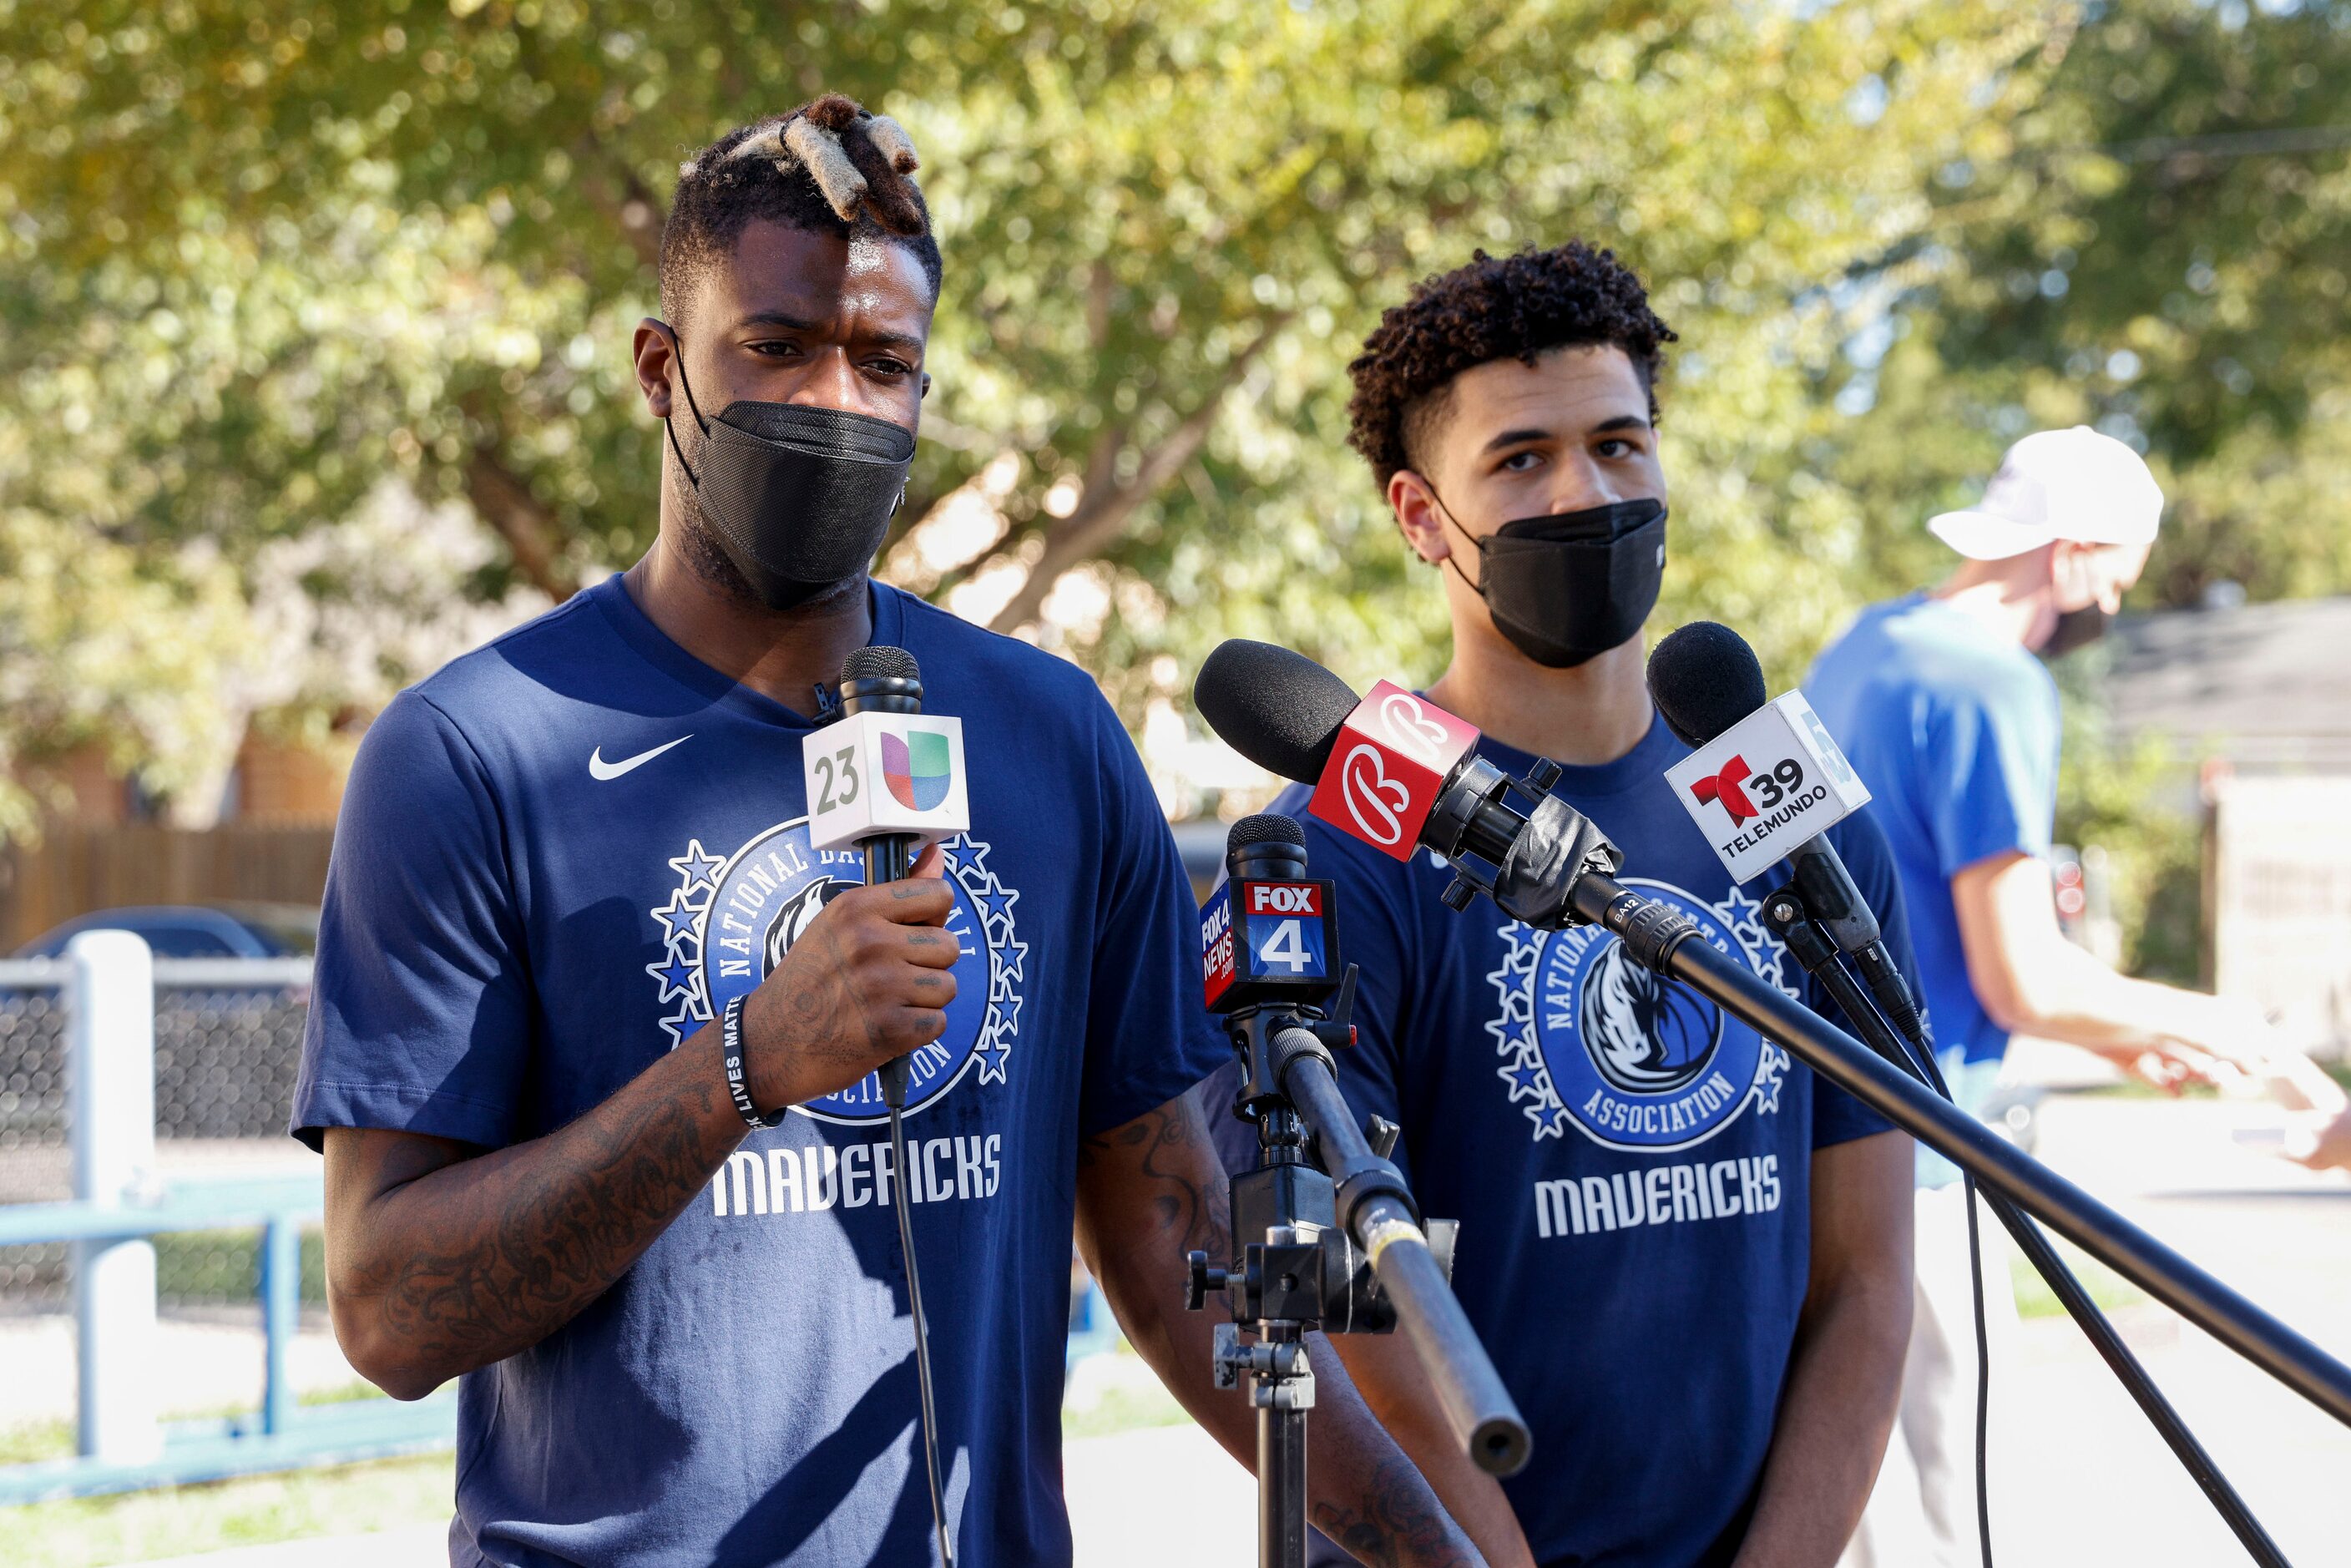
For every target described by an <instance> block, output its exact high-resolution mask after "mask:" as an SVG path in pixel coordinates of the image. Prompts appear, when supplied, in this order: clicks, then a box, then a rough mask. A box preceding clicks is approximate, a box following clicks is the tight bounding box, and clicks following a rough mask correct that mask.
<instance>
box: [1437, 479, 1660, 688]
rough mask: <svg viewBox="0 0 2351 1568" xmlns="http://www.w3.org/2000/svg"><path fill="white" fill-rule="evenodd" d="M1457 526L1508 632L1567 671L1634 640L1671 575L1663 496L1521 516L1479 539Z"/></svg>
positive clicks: (1526, 649) (1541, 659)
mask: <svg viewBox="0 0 2351 1568" xmlns="http://www.w3.org/2000/svg"><path fill="white" fill-rule="evenodd" d="M1432 493H1433V492H1432ZM1438 504H1439V505H1440V506H1442V505H1443V499H1442V497H1440V498H1439V501H1438ZM1451 512H1452V508H1450V507H1447V508H1446V513H1447V520H1448V521H1450V520H1451ZM1453 526H1454V528H1457V529H1459V530H1460V533H1461V537H1462V538H1466V539H1468V540H1469V542H1470V543H1471V544H1473V545H1475V546H1477V547H1478V559H1479V569H1478V580H1477V581H1476V582H1473V583H1470V584H1469V586H1470V587H1471V588H1472V589H1474V590H1476V591H1477V592H1478V594H1479V597H1481V598H1483V599H1484V600H1485V601H1486V609H1487V612H1489V614H1491V615H1492V616H1493V618H1494V624H1495V626H1496V627H1497V628H1499V630H1500V632H1501V633H1502V635H1503V636H1505V637H1508V638H1509V639H1510V642H1511V643H1513V644H1514V645H1515V646H1516V647H1517V648H1518V650H1519V652H1520V653H1524V654H1525V655H1526V656H1527V657H1528V658H1530V659H1532V660H1533V661H1534V662H1535V663H1536V664H1543V665H1547V666H1549V667H1550V668H1552V669H1554V670H1564V669H1567V668H1570V667H1571V666H1573V665H1576V664H1583V662H1584V661H1585V660H1586V659H1589V658H1592V657H1593V656H1594V655H1596V654H1600V653H1606V652H1607V651H1608V650H1609V649H1611V648H1614V647H1616V646H1618V645H1619V644H1621V643H1625V642H1628V641H1630V640H1631V639H1632V637H1633V636H1634V634H1635V633H1636V632H1639V631H1640V630H1641V623H1642V622H1645V621H1646V620H1647V619H1648V618H1649V612H1650V611H1652V610H1654V609H1656V604H1657V589H1658V586H1659V585H1660V584H1661V583H1662V582H1663V581H1664V580H1665V575H1666V504H1665V503H1664V502H1663V501H1659V500H1654V499H1650V498H1646V497H1644V498H1643V499H1640V500H1637V501H1616V502H1612V503H1611V504H1609V505H1608V506H1605V507H1588V508H1586V509H1585V510H1583V511H1581V512H1553V513H1551V514H1549V515H1547V516H1544V517H1521V518H1520V519H1519V520H1518V521H1516V522H1510V523H1504V524H1503V525H1502V526H1501V527H1500V528H1497V529H1496V530H1495V531H1494V532H1493V534H1492V535H1491V536H1490V537H1489V538H1482V539H1481V538H1472V537H1471V536H1470V534H1469V531H1468V529H1466V528H1461V525H1460V524H1459V523H1455V524H1454V525H1453ZM1453 570H1455V571H1457V572H1459V571H1460V570H1461V567H1460V563H1459V562H1458V561H1457V562H1455V563H1454V567H1453ZM1461 580H1462V581H1464V582H1468V581H1469V579H1468V574H1466V573H1464V574H1463V575H1462V578H1461Z"/></svg>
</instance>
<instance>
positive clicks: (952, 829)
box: [800, 713, 971, 850]
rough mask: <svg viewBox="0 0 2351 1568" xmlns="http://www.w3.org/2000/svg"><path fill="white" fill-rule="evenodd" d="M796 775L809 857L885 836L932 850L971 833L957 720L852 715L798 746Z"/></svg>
mask: <svg viewBox="0 0 2351 1568" xmlns="http://www.w3.org/2000/svg"><path fill="white" fill-rule="evenodd" d="M800 770H801V776H802V779H803V780H804V782H805V783H806V785H807V787H808V813H809V844H810V847H811V848H813V849H818V850H837V849H845V848H847V847H849V846H850V845H852V844H854V843H856V842H858V841H860V840H863V839H869V838H872V837H874V836H876V835H879V834H884V833H903V834H904V835H906V836H907V837H909V838H913V839H916V840H919V841H921V844H922V845H928V844H935V843H938V842H940V841H943V840H946V839H951V838H953V837H955V835H956V834H957V833H959V832H962V831H964V830H965V829H967V828H968V827H970V826H971V802H970V797H969V794H968V791H967V786H966V782H965V774H964V760H963V720H961V719H959V718H953V717H948V716H943V715H936V714H906V713H860V714H852V715H850V716H847V717H845V718H840V719H836V720H834V721H833V722H832V723H831V724H829V725H826V726H825V727H823V728H822V729H820V730H817V731H816V732H814V733H813V734H811V735H810V737H808V739H807V740H805V741H803V742H802V743H801V745H800ZM920 847H921V846H920V845H918V846H917V848H918V849H919V848H920Z"/></svg>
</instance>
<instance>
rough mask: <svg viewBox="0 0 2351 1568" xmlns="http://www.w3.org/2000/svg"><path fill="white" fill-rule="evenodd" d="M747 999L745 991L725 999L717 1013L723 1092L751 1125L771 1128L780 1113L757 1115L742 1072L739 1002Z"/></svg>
mask: <svg viewBox="0 0 2351 1568" xmlns="http://www.w3.org/2000/svg"><path fill="white" fill-rule="evenodd" d="M749 999H750V993H749V992H747V991H746V992H745V993H744V994H743V995H742V996H739V997H737V998H735V999H734V1000H733V1001H731V1002H728V1003H727V1004H726V1011H724V1012H722V1013H720V1014H719V1015H718V1049H719V1051H721V1052H722V1053H723V1054H724V1055H725V1057H726V1092H728V1093H729V1094H732V1095H733V1096H735V1109H737V1111H740V1112H741V1113H743V1120H744V1121H745V1122H746V1123H747V1124H750V1125H751V1126H752V1127H754V1128H765V1127H772V1126H774V1125H775V1124H777V1123H778V1122H780V1121H782V1120H783V1119H784V1118H783V1116H782V1115H781V1114H780V1113H778V1114H777V1115H774V1116H762V1115H760V1114H759V1108H758V1106H757V1105H754V1104H752V1103H751V1084H750V1081H749V1079H748V1077H747V1075H746V1073H745V1072H744V1071H743V1004H744V1003H745V1002H746V1001H747V1000H749Z"/></svg>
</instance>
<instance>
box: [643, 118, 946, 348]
mask: <svg viewBox="0 0 2351 1568" xmlns="http://www.w3.org/2000/svg"><path fill="white" fill-rule="evenodd" d="M921 166H922V161H921V159H920V158H919V157H918V156H917V155H916V154H915V152H914V139H913V138H911V137H909V136H908V135H907V134H906V130H905V127H904V126H902V125H900V124H899V123H898V122H897V121H896V120H892V119H891V118H889V117H888V116H887V115H880V114H871V113H868V112H867V111H866V110H864V109H863V108H862V107H860V106H859V105H858V103H857V102H856V101H855V100H854V99H849V98H844V97H843V96H841V94H840V93H837V92H829V93H826V94H824V95H823V96H822V97H820V98H817V99H813V100H811V101H810V102H808V103H806V104H803V105H801V106H800V107H799V108H798V109H795V110H792V111H791V112H790V113H789V114H783V115H778V116H777V117H775V118H774V119H771V120H760V121H758V122H757V123H755V124H752V125H746V126H742V127H739V128H737V130H735V131H729V132H728V133H727V134H726V135H725V136H722V137H720V138H719V139H718V140H717V141H715V142H713V143H711V144H710V146H708V147H706V148H705V149H704V150H703V151H702V152H698V153H696V154H695V156H694V157H692V158H690V159H688V160H686V161H685V162H684V163H682V164H680V165H679V167H678V184H677V196H676V199H675V201H674V203H673V204H671V207H670V214H669V222H668V224H667V225H665V226H664V228H663V230H662V254H661V281H662V306H663V309H664V313H665V314H667V315H668V317H669V319H671V320H672V321H673V322H675V321H678V320H679V319H681V317H682V315H683V313H684V304H685V299H686V297H687V296H688V295H689V294H690V293H691V289H690V288H689V287H688V283H689V282H690V280H691V278H692V277H694V275H695V273H697V272H698V271H699V270H700V269H701V268H702V267H705V266H707V265H709V264H710V263H711V262H712V261H714V260H716V259H718V258H720V257H722V256H727V255H730V254H732V252H733V250H734V248H735V243H736V241H737V240H738V239H740V238H741V237H742V235H743V230H744V228H745V226H746V225H749V224H751V223H753V222H755V221H758V220H762V219H764V220H767V221H769V222H774V223H781V224H784V225H789V226H790V227H793V228H799V229H805V230H810V231H813V232H818V233H830V234H837V235H841V236H842V237H844V238H857V237H867V238H876V239H889V240H893V241H895V242H897V243H899V244H902V245H904V246H907V247H908V248H909V249H910V250H912V251H913V252H914V256H915V259H916V260H917V261H918V262H920V263H921V265H922V267H923V272H924V275H925V277H927V278H928V279H929V280H930V285H931V291H932V293H933V294H934V295H935V294H936V293H937V292H938V287H939V280H940V276H941V270H942V267H941V261H940V257H939V249H938V243H937V241H936V240H935V238H934V237H933V236H932V234H931V219H930V210H929V208H928V207H926V206H925V204H924V202H923V193H922V190H921V188H920V187H919V186H917V185H916V184H915V183H914V178H913V175H914V171H915V170H916V169H918V168H920V167H921Z"/></svg>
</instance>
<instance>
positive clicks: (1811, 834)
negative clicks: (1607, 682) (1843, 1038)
mask: <svg viewBox="0 0 2351 1568" xmlns="http://www.w3.org/2000/svg"><path fill="white" fill-rule="evenodd" d="M1649 695H1650V698H1651V699H1652V700H1653V701H1655V702H1656V705H1657V711H1658V713H1659V714H1661V715H1663V716H1664V717H1665V721H1666V727H1667V728H1668V729H1670V730H1672V731H1673V732H1674V734H1675V735H1677V737H1680V738H1681V741H1682V744H1683V745H1685V746H1687V747H1691V748H1692V750H1691V752H1690V754H1689V755H1688V756H1687V757H1686V758H1682V760H1681V761H1679V762H1677V763H1676V764H1675V765H1674V766H1673V767H1671V768H1667V770H1666V782H1667V784H1669V785H1670V786H1671V787H1672V789H1673V791H1674V798H1675V799H1676V800H1679V801H1680V802H1681V803H1682V809H1683V810H1687V812H1688V813H1689V814H1690V821H1693V822H1696V823H1697V824H1698V831H1699V832H1701V833H1703V834H1704V835H1705V836H1706V841H1707V842H1708V843H1709V844H1711V845H1712V846H1713V847H1714V852H1715V854H1716V855H1717V856H1719V858H1720V859H1721V861H1722V863H1723V866H1724V867H1725V869H1727V870H1728V871H1729V873H1730V876H1731V880H1732V881H1734V882H1746V881H1749V880H1750V879H1751V878H1753V877H1756V876H1758V875H1760V874H1761V873H1764V872H1766V871H1768V870H1770V869H1771V867H1773V866H1775V865H1777V864H1779V863H1780V862H1781V861H1782V860H1783V859H1784V860H1785V861H1786V862H1788V866H1789V869H1790V871H1791V872H1792V873H1793V876H1794V880H1795V884H1796V891H1797V892H1798V893H1799V894H1801V895H1802V899H1803V902H1804V904H1805V907H1806V913H1807V914H1809V915H1811V917H1812V919H1813V923H1814V924H1816V925H1819V926H1820V927H1821V928H1822V929H1823V931H1825V932H1826V933H1827V934H1828V936H1829V939H1830V940H1831V941H1833V942H1834V943H1835V944H1836V946H1837V948H1838V949H1839V950H1840V951H1842V952H1844V953H1848V954H1850V955H1852V956H1853V959H1854V961H1855V964H1856V965H1857V966H1859V967H1860V969H1861V974H1862V978H1863V979H1864V980H1865V981H1866V982H1867V983H1868V986H1869V990H1870V995H1871V996H1872V997H1874V998H1876V1002H1877V1005H1878V1006H1879V1008H1881V1009H1884V1010H1885V1013H1886V1018H1887V1019H1888V1020H1889V1021H1891V1022H1892V1023H1893V1025H1894V1027H1895V1028H1896V1029H1897V1030H1900V1031H1901V1032H1902V1035H1903V1038H1904V1039H1906V1040H1908V1041H1909V1042H1910V1043H1911V1044H1912V1045H1915V1046H1918V1047H1920V1048H1922V1049H1924V1048H1926V1046H1927V1033H1926V1023H1925V1020H1924V1019H1923V1018H1922V1017H1921V1016H1920V1014H1919V1011H1918V1004H1917V1001H1916V1000H1915V999H1914V998H1912V996H1911V994H1910V988H1909V987H1908V986H1907V984H1905V983H1904V981H1903V977H1902V974H1901V971H1900V970H1899V969H1897V968H1896V967H1895V963H1894V957H1893V955H1892V954H1890V953H1888V952H1887V951H1886V943H1885V942H1884V940H1883V939H1882V937H1881V935H1880V933H1879V931H1878V928H1877V917H1876V915H1873V914H1872V913H1871V912H1870V908H1869V904H1867V903H1866V902H1865V900H1864V899H1863V898H1862V896H1861V890H1860V889H1859V888H1858V887H1857V886H1855V883H1854V880H1853V873H1851V872H1849V871H1847V870H1846V869H1845V864H1844V858H1843V857H1842V856H1840V855H1839V854H1838V853H1837V852H1836V846H1835V845H1834V844H1832V843H1830V842H1829V841H1828V838H1827V832H1828V830H1829V829H1830V828H1832V827H1834V826H1835V825H1836V824H1837V823H1838V822H1841V821H1844V819H1845V818H1847V817H1849V816H1851V815H1852V814H1853V813H1854V812H1855V811H1857V810H1860V809H1861V808H1862V807H1863V806H1865V805H1866V804H1868V802H1869V789H1868V787H1867V786H1866V785H1865V784H1864V783H1863V782H1862V781H1861V779H1860V777H1859V776H1858V775H1857V774H1855V772H1854V770H1853V765H1852V764H1851V763H1850V762H1848V761H1846V760H1845V755H1844V751H1842V750H1841V749H1839V747H1838V746H1837V743H1836V741H1835V740H1834V738H1832V737H1831V736H1830V735H1829V732H1828V729H1827V727H1825V726H1823V724H1822V723H1821V720H1820V716H1819V715H1818V714H1816V713H1814V712H1813V706H1812V705H1811V704H1810V703H1808V702H1806V701H1805V700H1804V698H1803V695H1802V693H1799V692H1790V693H1788V694H1787V695H1784V696H1782V697H1780V698H1778V699H1777V700H1767V699H1766V696H1765V687H1764V685H1763V666H1762V664H1761V663H1760V662H1759V661H1758V660H1757V659H1756V657H1755V650H1754V649H1752V648H1750V647H1749V646H1748V645H1747V640H1746V639H1745V638H1743V637H1741V636H1740V634H1739V633H1738V632H1734V631H1732V630H1731V629H1730V628H1729V627H1728V626H1724V625H1720V624H1719V623H1717V622H1712V621H1693V622H1690V623H1689V624H1688V625H1687V626H1684V627H1682V628H1681V629H1680V630H1679V631H1677V632H1673V633H1671V634H1670V635H1668V636H1667V638H1666V639H1665V640H1664V641H1663V642H1661V643H1658V644H1657V646H1656V649H1655V651H1653V652H1652V653H1650V654H1649ZM1929 1061H1931V1054H1930V1056H1929ZM1927 1071H1928V1072H1930V1073H1931V1072H1933V1071H1934V1069H1933V1067H1932V1066H1931V1065H1929V1066H1928V1069H1927Z"/></svg>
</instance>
